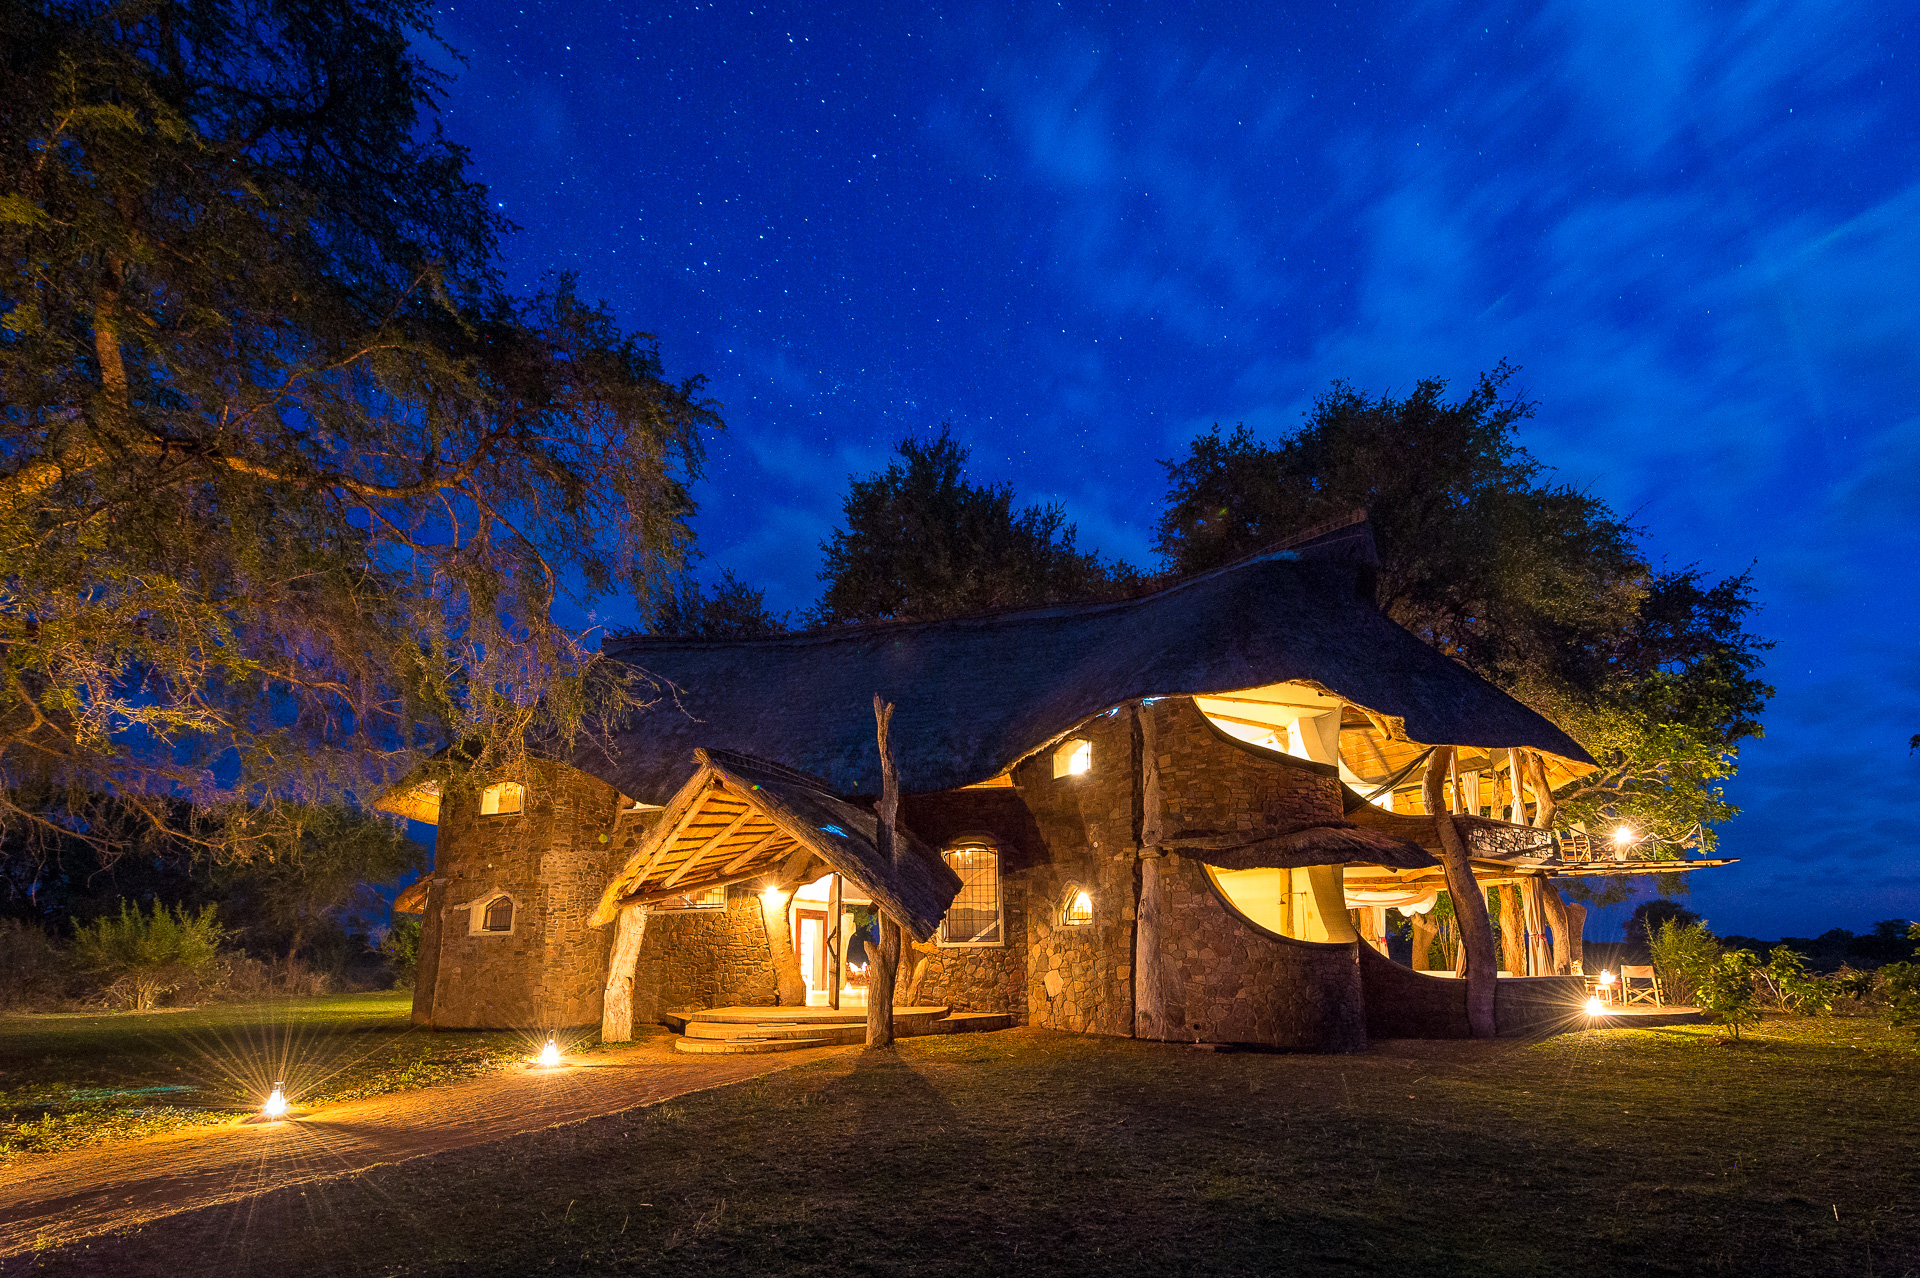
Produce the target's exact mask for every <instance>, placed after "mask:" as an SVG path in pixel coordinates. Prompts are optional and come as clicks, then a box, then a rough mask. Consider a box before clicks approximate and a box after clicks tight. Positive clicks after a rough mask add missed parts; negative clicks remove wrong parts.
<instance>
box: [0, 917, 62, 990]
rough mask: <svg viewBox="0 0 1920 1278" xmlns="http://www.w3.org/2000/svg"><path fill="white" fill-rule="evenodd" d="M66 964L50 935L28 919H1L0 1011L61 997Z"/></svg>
mask: <svg viewBox="0 0 1920 1278" xmlns="http://www.w3.org/2000/svg"><path fill="white" fill-rule="evenodd" d="M66 981H67V964H66V960H65V957H64V956H63V955H62V954H61V953H60V949H59V947H58V946H57V945H55V944H54V943H53V938H52V937H50V936H48V935H47V934H46V933H45V932H43V931H41V930H40V929H39V928H37V927H35V926H34V925H33V924H31V923H23V922H21V921H20V920H19V919H0V1011H11V1010H14V1009H16V1008H17V1009H21V1010H26V1011H38V1010H42V1009H45V1008H47V1007H49V1006H51V1005H53V1004H55V1003H57V1002H59V1000H60V996H61V994H62V993H63V992H64V990H65V986H66Z"/></svg>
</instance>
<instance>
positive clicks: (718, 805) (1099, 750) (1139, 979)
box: [389, 522, 1672, 1051]
mask: <svg viewBox="0 0 1920 1278" xmlns="http://www.w3.org/2000/svg"><path fill="white" fill-rule="evenodd" d="M1372 569H1373V560H1372V542H1371V537H1370V534H1369V532H1368V530H1367V528H1366V525H1365V524H1364V523H1363V522H1355V523H1351V524H1348V525H1345V526H1342V527H1335V528H1331V529H1328V530H1324V531H1322V533H1321V534H1320V535H1319V536H1317V537H1314V538H1312V539H1309V540H1303V541H1301V542H1300V543H1299V544H1296V545H1295V546H1293V547H1292V548H1290V549H1285V550H1278V551H1272V552H1268V553H1266V554H1263V555H1259V556H1255V557H1253V558H1251V559H1248V560H1245V561H1243V562H1241V563H1238V564H1235V565H1232V566H1229V567H1227V568H1222V569H1219V570H1217V571H1215V572H1212V573H1208V574H1205V575H1202V576H1199V577H1195V578H1191V579H1189V580H1186V581H1183V582H1180V583H1178V584H1176V585H1174V586H1171V587H1168V588H1166V589H1164V590H1161V591H1159V592H1157V593H1155V594H1151V595H1147V596H1144V597H1142V598H1137V599H1132V600H1126V601H1122V602H1117V603H1106V604H1085V605H1074V606H1062V607H1051V608H1040V609H1029V610H1023V611H1014V612H1004V613H995V614H989V615H984V616H978V617H968V618H961V619H956V620H951V621H942V622H931V623H915V624H907V623H902V624H884V625H874V626H865V627H858V628H849V629H841V630H834V631H822V632H813V633H807V634H798V635H786V636H779V637H775V638H770V639H759V640H738V641H715V640H707V641H703V640H689V639H672V638H636V639H629V640H622V641H616V642H614V643H612V644H610V647H609V652H610V653H611V655H613V656H615V657H617V658H619V659H620V660H623V661H627V662H630V663H632V664H633V665H634V666H636V667H638V668H640V669H643V670H645V671H647V672H648V673H649V674H650V675H652V676H654V677H655V678H659V679H664V680H668V681H670V682H671V683H672V685H673V686H674V689H675V695H674V697H673V698H671V699H669V700H666V701H663V702H662V704H661V705H660V706H659V707H657V708H655V709H653V710H651V711H649V712H648V713H646V714H645V715H643V716H641V717H640V718H639V719H638V720H637V721H636V722H635V723H634V725H633V726H632V728H631V730H630V731H628V732H626V733H625V734H624V735H623V736H622V737H621V738H619V739H618V741H617V742H616V743H615V747H616V748H609V749H605V750H601V749H591V750H584V751H582V752H580V753H579V754H577V755H575V756H574V757H572V758H569V759H567V760H565V761H553V762H551V763H548V764H545V765H542V767H541V768H540V769H539V770H538V771H537V773H536V775H535V776H534V777H533V778H532V779H531V780H530V781H529V782H527V783H525V784H524V785H521V786H516V785H514V784H512V783H509V782H500V783H497V784H496V785H494V786H491V787H488V788H487V789H486V790H485V791H483V792H482V793H481V794H480V795H479V797H478V798H477V799H476V800H472V801H462V802H460V803H452V802H450V803H449V804H447V805H446V807H445V810H444V811H441V810H440V807H441V805H440V804H439V803H438V800H437V799H436V798H435V797H434V796H432V795H429V794H424V793H420V792H418V791H411V792H407V791H402V792H396V795H395V796H392V797H391V801H390V804H389V806H391V807H393V808H394V810H403V811H407V812H408V813H409V814H410V815H416V816H421V817H424V818H429V819H437V820H439V822H440V833H439V845H438V853H437V861H436V864H435V867H434V870H433V872H432V875H431V877H430V878H429V879H427V880H423V883H422V885H419V886H417V888H416V889H414V890H412V891H411V892H410V893H409V895H408V898H407V899H406V900H405V901H404V902H403V908H415V909H419V910H421V911H422V912H423V913H424V916H425V930H424V934H423V953H422V961H421V969H420V978H419V982H418V986H417V990H416V996H415V1017H416V1019H417V1020H418V1021H420V1022H421V1023H423V1024H427V1025H432V1026H436V1027H454V1026H483V1025H492V1026H530V1027H536V1028H558V1027H561V1026H568V1025H588V1024H594V1023H599V1024H600V1025H601V1026H602V1030H603V1034H605V1036H607V1037H609V1038H620V1037H625V1036H627V1034H628V1033H629V1032H630V1031H629V1027H630V1025H631V1024H632V1023H634V1022H635V1021H639V1022H642V1023H644V1022H649V1021H654V1020H658V1019H660V1018H662V1017H663V1016H666V1015H667V1014H669V1013H673V1012H678V1011H686V1010H688V1009H696V1008H713V1007H724V1006H728V1005H751V1006H771V1005H775V1004H787V1005H792V1004H796V1003H813V1004H819V1003H823V1002H832V1003H833V1004H834V1005H835V1006H841V1005H842V1004H843V1003H852V1004H858V1003H859V1002H860V1001H861V999H862V998H863V997H864V990H863V973H864V971H865V968H864V965H863V963H862V961H861V958H862V956H861V949H862V942H863V938H864V937H865V936H866V935H868V934H870V929H869V928H868V927H867V924H868V921H869V920H870V919H871V918H873V917H876V916H878V915H885V916H886V917H888V918H892V919H895V920H897V921H898V922H899V923H900V924H901V926H902V927H903V929H904V930H905V932H906V933H907V934H908V936H909V948H908V950H907V953H906V955H905V957H904V959H903V962H902V966H901V978H900V985H899V989H898V991H897V995H896V998H897V1001H904V1002H907V1003H917V1004H923V1005H924V1004H940V1005H944V1006H948V1007H952V1008H955V1009H962V1010H974V1011H983V1012H999V1013H1006V1014H1008V1015H1009V1016H1010V1017H1011V1018H1012V1019H1013V1020H1014V1021H1016V1022H1020V1023H1027V1024H1032V1025H1036V1026H1044V1027H1049V1028H1055V1029H1061V1030H1070V1031H1081V1032H1089V1033H1102V1034H1116V1035H1139V1036H1144V1037H1154V1038H1174V1039H1190V1040H1194V1041H1207V1042H1234V1043H1259V1044H1268V1045H1272V1046H1278V1047H1288V1048H1299V1049H1308V1050H1332V1051H1352V1050H1359V1049H1361V1048H1363V1047H1364V1046H1365V1045H1366V1043H1367V1042H1368V1040H1369V1038H1370V1037H1375V1038H1377V1037H1391V1036H1447V1037H1451V1036H1461V1035H1464V1034H1465V1033H1466V1032H1467V1002H1466V990H1465V986H1466V984H1467V983H1466V982H1464V981H1461V980H1457V979H1454V974H1455V969H1456V968H1457V967H1458V959H1457V957H1456V956H1457V955H1458V953H1459V952H1460V947H1459V945H1458V944H1457V942H1454V941H1452V940H1451V939H1450V938H1449V935H1448V929H1447V927H1446V926H1444V925H1434V923H1433V918H1434V917H1435V910H1434V907H1435V905H1436V903H1438V902H1441V901H1444V900H1447V899H1448V898H1447V896H1446V893H1445V889H1446V886H1447V881H1446V878H1445V875H1444V873H1443V871H1442V868H1441V866H1440V863H1439V861H1438V860H1437V859H1436V856H1435V855H1434V854H1435V853H1436V852H1437V851H1439V850H1440V849H1441V848H1442V847H1443V846H1444V844H1443V838H1442V835H1441V833H1440V829H1439V828H1440V826H1441V824H1442V823H1443V822H1447V823H1450V824H1448V826H1447V828H1448V830H1449V831H1452V832H1457V833H1458V834H1459V836H1460V839H1461V840H1462V841H1463V842H1464V844H1465V846H1466V848H1467V851H1468V853H1469V855H1470V864H1471V872H1472V876H1473V878H1474V879H1475V880H1476V881H1477V884H1476V886H1477V887H1478V889H1479V890H1480V891H1482V892H1486V893H1488V894H1489V897H1488V899H1489V900H1491V902H1492V906H1493V909H1492V912H1493V914H1494V916H1495V917H1496V919H1497V920H1498V921H1499V926H1500V928H1501V936H1502V940H1503V943H1504V944H1505V946H1506V948H1505V950H1504V951H1503V959H1502V963H1501V966H1502V968H1503V969H1504V970H1503V972H1502V976H1503V978H1508V979H1502V980H1501V981H1500V988H1499V991H1498V1005H1499V1015H1500V1020H1501V1023H1502V1025H1503V1026H1504V1027H1507V1028H1513V1027H1517V1026H1521V1025H1524V1024H1528V1023H1530V1022H1531V1021H1534V1020H1537V1019H1538V1018H1540V1017H1542V1016H1548V1015H1559V1014H1561V1013H1562V1012H1563V1011H1564V1010H1565V1009H1566V1007H1567V1006H1568V1005H1569V1004H1571V1003H1574V1002H1577V999H1578V995H1579V981H1578V979H1577V977H1576V976H1574V975H1572V974H1573V973H1576V972H1577V970H1578V963H1579V951H1578V946H1579V926H1578V924H1579V914H1578V909H1577V907H1575V906H1571V905H1569V904H1567V903H1565V902H1563V901H1561V900H1560V898H1559V896H1558V894H1557V892H1555V891H1554V888H1553V884H1552V882H1551V880H1552V879H1553V878H1554V877H1556V876H1557V875H1560V874H1564V873H1573V872H1579V870H1580V867H1579V865H1577V864H1575V863H1574V862H1573V861H1571V860H1569V858H1568V856H1567V855H1566V850H1565V849H1563V848H1562V847H1561V846H1560V845H1559V843H1558V842H1557V841H1556V837H1555V835H1554V834H1553V832H1552V831H1551V830H1549V829H1547V828H1543V827H1544V826H1545V824H1546V822H1545V820H1544V818H1545V817H1546V816H1548V815H1550V811H1551V791H1552V788H1553V786H1554V785H1556V784H1560V783H1563V782H1565V781H1566V780H1568V779H1570V778H1572V777H1574V776H1577V775H1579V774H1581V773H1583V772H1585V771H1586V770H1588V769H1589V768H1590V767H1591V766H1592V761H1591V760H1590V759H1589V758H1588V757H1587V756H1586V754H1585V753H1584V752H1583V751H1582V750H1581V748H1580V747H1579V746H1578V745H1577V744H1575V743H1574V742H1573V740H1571V739H1570V738H1569V737H1568V736H1567V735H1566V734H1565V733H1564V732H1562V731H1561V730H1560V729H1559V728H1557V727H1556V726H1555V725H1553V724H1552V723H1550V722H1548V721H1547V720H1546V719H1544V718H1542V717H1541V716H1540V715H1538V714H1536V713H1534V712H1533V711H1532V710H1529V709H1528V708H1527V707H1525V706H1523V705H1521V704H1519V703H1518V702H1516V701H1514V700H1513V699H1512V698H1510V697H1508V696H1506V695H1505V694H1504V693H1502V692H1500V691H1499V690H1498V689H1495V688H1493V687H1492V686H1490V685H1488V684H1487V683H1485V682H1483V681H1482V680H1480V679H1478V678H1477V677H1475V676H1474V675H1472V674H1470V673H1468V672H1467V671H1466V670H1464V669H1463V668H1461V667H1460V666H1458V665H1457V664H1455V663H1454V662H1452V661H1450V660H1448V659H1447V658H1445V657H1444V656H1442V655H1440V654H1439V653H1437V652H1435V651H1434V650H1432V649H1431V648H1429V647H1427V646H1426V645H1425V644H1423V643H1421V642H1420V641H1419V640H1418V639H1416V638H1415V637H1414V636H1412V635H1410V634H1408V633H1407V632H1405V631H1404V630H1401V629H1400V628H1399V627H1397V626H1395V625H1394V624H1393V623H1391V622H1390V621H1388V620H1387V619H1386V618H1385V617H1384V616H1383V615H1382V614H1381V613H1380V612H1379V611H1378V610H1377V609H1376V608H1375V607H1374V605H1373V604H1372V602H1371V589H1370V587H1371V573H1372ZM876 694H878V695H879V696H880V697H882V698H884V699H885V700H886V701H887V702H890V703H892V704H894V705H895V707H896V710H895V712H894V715H893V720H892V728H891V740H892V750H893V754H894V756H895V762H896V765H897V768H898V774H899V785H900V791H901V793H902V795H903V799H902V804H901V809H900V819H899V836H898V846H896V847H895V848H894V849H893V851H892V852H891V853H889V852H887V851H886V850H884V849H883V848H882V847H881V842H882V840H881V837H880V834H879V826H878V823H877V821H876V817H875V814H874V806H875V800H876V797H877V796H878V795H879V793H880V791H881V762H880V757H879V753H878V749H877V746H876V744H875V729H874V711H873V702H874V698H875V695H876ZM1436 747H1451V749H1445V750H1440V751H1436ZM1438 759H1446V760H1447V763H1446V764H1445V765H1443V767H1444V775H1441V774H1438V773H1436V771H1435V764H1434V761H1435V760H1438ZM1435 795H1443V796H1444V798H1443V800H1442V802H1444V805H1445V812H1436V811H1434V810H1430V809H1429V807H1428V806H1427V805H1428V803H1429V802H1430V801H1431V800H1432V796H1435ZM1667 868H1672V867H1671V866H1668V867H1667ZM1456 886H1457V884H1456ZM1389 911H1392V912H1393V914H1392V915H1391V917H1390V916H1389ZM1438 913H1439V914H1440V915H1444V914H1446V913H1447V911H1445V910H1442V911H1439V912H1438ZM1403 934H1406V935H1403Z"/></svg>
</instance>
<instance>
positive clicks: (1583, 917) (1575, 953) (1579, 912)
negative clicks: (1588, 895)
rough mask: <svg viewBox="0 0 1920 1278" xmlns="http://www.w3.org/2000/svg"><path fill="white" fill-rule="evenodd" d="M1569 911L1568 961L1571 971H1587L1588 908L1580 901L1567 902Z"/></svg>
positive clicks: (1565, 903)
mask: <svg viewBox="0 0 1920 1278" xmlns="http://www.w3.org/2000/svg"><path fill="white" fill-rule="evenodd" d="M1563 905H1564V907H1565V909H1566V911H1567V961H1568V963H1569V964H1570V967H1569V969H1568V970H1569V971H1577V972H1584V971H1586V970H1587V951H1586V931H1587V907H1586V906H1584V905H1582V904H1580V902H1578V901H1565V902H1563Z"/></svg>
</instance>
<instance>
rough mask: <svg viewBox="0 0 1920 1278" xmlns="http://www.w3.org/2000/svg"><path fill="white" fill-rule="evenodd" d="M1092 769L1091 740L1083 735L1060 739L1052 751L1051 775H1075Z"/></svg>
mask: <svg viewBox="0 0 1920 1278" xmlns="http://www.w3.org/2000/svg"><path fill="white" fill-rule="evenodd" d="M1091 771H1093V742H1091V741H1088V740H1087V739H1086V738H1084V737H1075V738H1074V739H1073V740H1071V741H1062V742H1061V743H1060V744H1059V746H1058V747H1056V748H1055V750H1054V752H1053V775H1054V776H1055V777H1077V776H1079V775H1080V774H1081V773H1083V772H1091Z"/></svg>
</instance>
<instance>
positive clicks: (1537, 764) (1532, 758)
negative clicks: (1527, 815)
mask: <svg viewBox="0 0 1920 1278" xmlns="http://www.w3.org/2000/svg"><path fill="white" fill-rule="evenodd" d="M1522 753H1524V754H1525V755H1526V759H1527V776H1528V778H1529V779H1530V780H1531V781H1532V782H1533V823H1534V825H1535V826H1537V827H1538V828H1540V829H1542V830H1551V829H1552V828H1553V814H1554V812H1555V811H1557V810H1558V808H1559V806H1560V805H1559V804H1557V803H1555V802H1554V801H1553V783H1552V782H1551V781H1549V780H1548V779H1547V761H1546V760H1545V759H1542V758H1541V757H1540V754H1539V752H1538V751H1536V750H1526V751H1523V752H1522Z"/></svg>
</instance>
